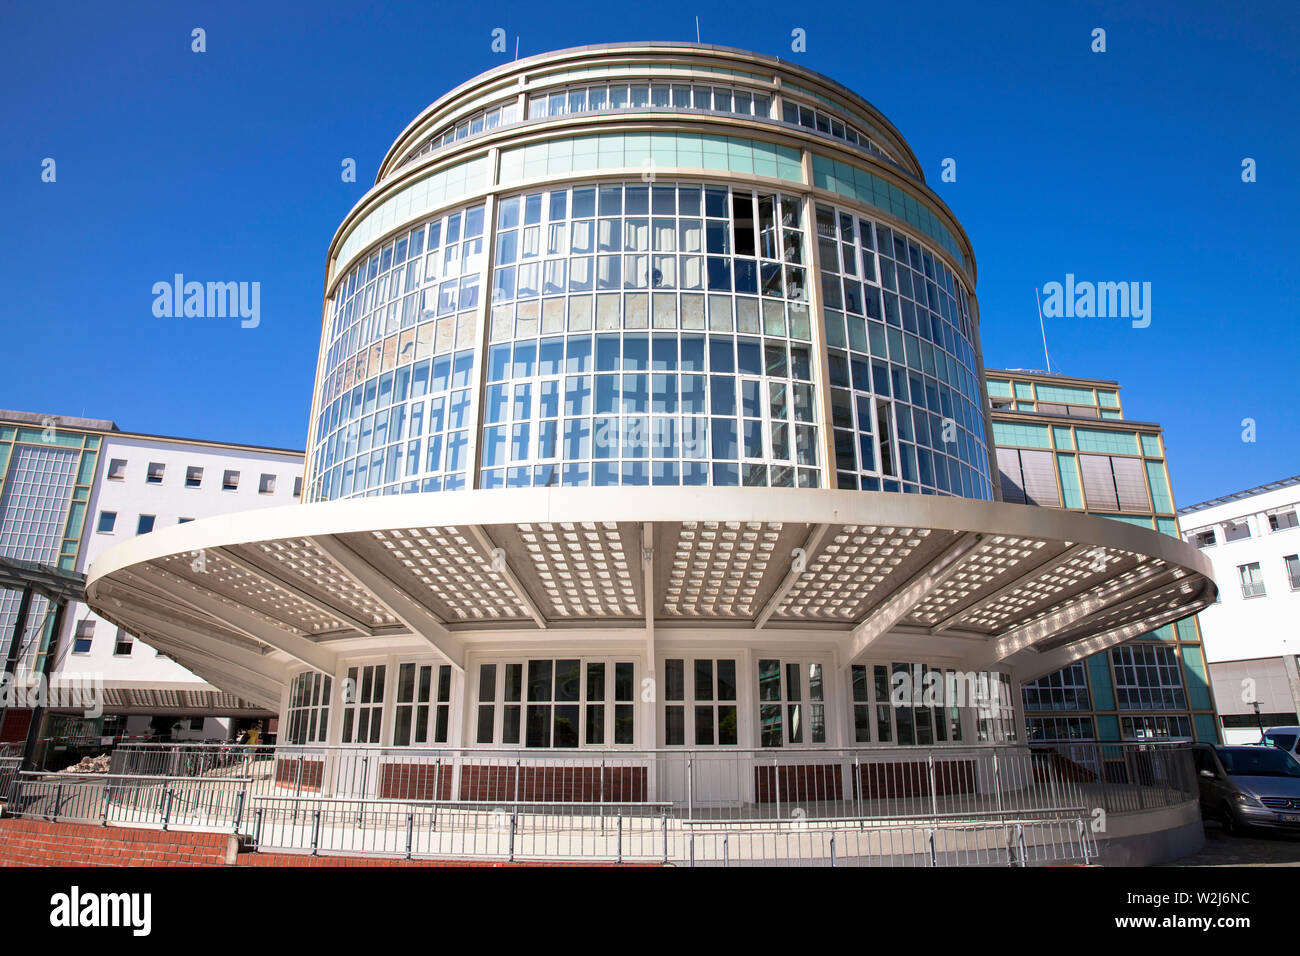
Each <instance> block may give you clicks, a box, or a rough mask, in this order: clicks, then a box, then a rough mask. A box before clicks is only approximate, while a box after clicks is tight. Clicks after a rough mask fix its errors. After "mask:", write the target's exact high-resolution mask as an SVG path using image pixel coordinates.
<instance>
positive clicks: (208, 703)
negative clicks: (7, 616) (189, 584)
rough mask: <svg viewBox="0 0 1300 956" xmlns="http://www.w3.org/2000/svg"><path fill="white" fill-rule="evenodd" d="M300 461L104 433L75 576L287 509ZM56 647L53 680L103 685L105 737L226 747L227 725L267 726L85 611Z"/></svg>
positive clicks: (272, 452)
mask: <svg viewBox="0 0 1300 956" xmlns="http://www.w3.org/2000/svg"><path fill="white" fill-rule="evenodd" d="M302 461H303V456H302V453H301V452H297V451H290V450H284V449H276V448H263V447H258V446H253V445H235V444H227V443H223V442H204V441H196V440H191V439H185V438H170V437H163V436H158V435H143V434H132V433H124V432H116V431H112V432H107V433H106V434H105V435H104V436H103V444H102V446H101V452H100V455H99V461H98V471H97V474H96V475H95V480H94V483H93V486H92V490H91V495H90V500H89V506H88V519H87V521H86V529H85V532H84V534H85V537H84V544H83V547H82V549H81V557H80V561H79V566H78V570H82V571H84V570H85V569H86V568H88V567H90V566H91V564H93V563H94V561H95V559H96V558H98V557H99V555H100V554H102V553H103V552H104V551H107V550H108V549H109V548H111V547H113V546H114V545H116V544H120V543H121V542H123V541H124V540H129V539H131V538H134V537H136V536H138V535H143V534H150V533H153V532H155V531H159V530H161V529H163V528H166V527H169V526H172V525H177V524H184V523H186V522H189V521H193V520H195V519H198V518H208V517H212V516H214V515H221V514H227V513H230V512H238V511H249V510H252V509H256V508H262V507H269V506H274V505H287V504H292V503H294V502H296V501H297V500H298V496H299V495H300V494H301V491H302ZM194 560H196V561H200V562H201V557H200V556H199V555H198V554H197V553H196V555H195V558H194ZM59 644H60V648H61V650H60V653H59V656H60V661H59V665H58V671H57V673H58V674H60V675H72V674H77V675H84V674H100V675H102V677H103V681H104V687H105V697H106V701H105V704H106V706H105V713H106V716H107V717H108V718H109V719H110V722H109V724H108V725H106V726H105V727H104V732H105V733H112V732H124V733H128V734H132V735H135V734H147V733H149V732H150V729H151V724H152V725H153V728H152V729H153V730H154V732H158V731H159V730H161V731H164V732H166V731H170V732H171V733H172V736H174V737H175V738H177V739H212V738H220V737H225V736H226V734H227V733H228V731H229V730H230V721H231V720H232V719H234V718H240V717H243V718H250V717H257V718H263V719H265V718H268V717H270V714H268V713H267V712H266V711H265V710H263V709H262V708H260V707H258V706H257V705H255V704H253V703H250V702H248V701H246V700H243V699H241V698H240V697H239V696H237V695H236V694H232V693H228V692H226V691H223V690H220V689H218V688H216V687H213V686H212V685H211V684H209V683H207V682H206V681H204V680H203V679H202V678H200V677H198V676H196V675H195V674H193V673H191V672H190V671H189V670H186V669H185V668H184V667H182V666H181V665H180V664H178V663H176V662H175V661H173V660H172V659H171V658H169V657H167V656H165V655H164V654H163V653H162V652H161V651H158V650H155V649H154V648H153V647H151V646H149V643H148V631H147V630H145V629H141V631H140V632H139V633H137V634H132V633H130V632H127V631H125V630H123V629H121V628H119V627H117V626H115V625H113V624H110V623H109V622H108V621H105V620H103V619H102V618H100V617H99V616H98V615H96V614H95V613H94V612H92V611H91V610H90V608H88V607H87V606H86V605H84V604H76V605H73V606H71V607H70V608H69V611H68V614H67V617H66V620H65V624H64V632H63V634H62V635H61V637H60V642H59ZM114 717H117V718H122V719H119V720H116V721H113V720H112V718H114Z"/></svg>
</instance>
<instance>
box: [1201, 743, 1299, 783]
mask: <svg viewBox="0 0 1300 956" xmlns="http://www.w3.org/2000/svg"><path fill="white" fill-rule="evenodd" d="M1218 754H1219V760H1220V761H1221V762H1222V763H1223V769H1224V770H1226V771H1228V775H1229V776H1232V777H1300V764H1298V763H1296V762H1295V760H1293V759H1292V758H1291V755H1290V754H1287V753H1283V752H1282V751H1281V750H1274V749H1273V748H1272V747H1223V748H1220V749H1219V751H1218Z"/></svg>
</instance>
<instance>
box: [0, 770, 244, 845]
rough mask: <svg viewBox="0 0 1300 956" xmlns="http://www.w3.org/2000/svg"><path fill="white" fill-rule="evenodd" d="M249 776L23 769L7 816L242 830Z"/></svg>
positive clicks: (56, 820) (105, 823) (196, 828)
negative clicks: (47, 771) (94, 772)
mask: <svg viewBox="0 0 1300 956" xmlns="http://www.w3.org/2000/svg"><path fill="white" fill-rule="evenodd" d="M250 782H251V781H249V780H248V778H247V777H227V778H220V779H213V778H207V777H164V776H149V775H131V774H112V773H110V774H84V773H75V774H73V773H40V772H22V773H19V774H18V775H17V778H16V780H15V781H14V784H13V789H12V791H11V795H10V799H9V805H8V807H7V808H6V813H7V814H8V815H9V816H17V817H27V818H29V819H41V820H48V821H50V822H52V823H54V822H60V821H65V822H66V821H71V822H78V823H98V824H101V825H103V826H108V825H110V824H118V825H127V826H159V827H161V828H162V829H164V830H167V829H170V828H177V829H186V830H228V831H230V832H232V833H237V832H240V830H241V828H242V827H243V825H244V815H245V807H246V806H247V801H248V785H249V783H250Z"/></svg>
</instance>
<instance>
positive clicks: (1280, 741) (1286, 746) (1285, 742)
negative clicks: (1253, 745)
mask: <svg viewBox="0 0 1300 956" xmlns="http://www.w3.org/2000/svg"><path fill="white" fill-rule="evenodd" d="M1295 737H1296V735H1295V734H1266V735H1265V736H1264V743H1266V744H1268V745H1269V746H1270V747H1276V748H1277V749H1278V750H1286V751H1291V750H1294V749H1295Z"/></svg>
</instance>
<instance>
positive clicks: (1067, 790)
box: [112, 743, 1197, 865]
mask: <svg viewBox="0 0 1300 956" xmlns="http://www.w3.org/2000/svg"><path fill="white" fill-rule="evenodd" d="M112 771H113V773H114V774H116V775H118V776H120V777H127V778H131V779H145V778H149V779H155V780H160V779H165V780H175V779H180V780H190V781H194V780H198V781H203V782H205V783H206V784H210V785H212V786H214V787H215V786H220V785H221V784H222V783H223V782H230V783H238V784H239V786H241V787H242V790H243V792H244V793H245V794H246V803H245V804H244V805H243V806H242V807H241V812H242V816H243V819H242V827H243V829H242V831H241V832H244V833H247V834H248V835H250V836H251V837H252V838H253V840H254V841H255V842H256V844H257V845H258V846H261V847H266V848H279V849H291V850H299V851H307V852H314V853H328V852H342V853H367V854H369V853H373V854H386V855H405V856H445V857H480V858H494V859H506V860H513V859H589V860H613V861H633V860H639V861H657V862H679V863H695V862H698V863H710V864H723V865H736V864H740V863H746V862H753V863H757V862H767V863H772V862H781V861H795V860H798V861H800V862H805V863H821V864H823V865H825V864H834V865H845V864H849V863H858V864H860V865H874V864H891V865H905V864H907V863H909V862H911V863H915V864H918V865H945V864H961V863H985V864H988V863H1010V864H1017V863H1019V864H1026V863H1041V862H1069V861H1076V862H1078V861H1086V860H1088V859H1090V858H1091V857H1092V856H1094V855H1095V853H1096V844H1095V837H1094V836H1093V834H1092V827H1091V825H1090V824H1091V822H1092V821H1093V820H1095V819H1096V817H1097V816H1098V813H1097V811H1105V812H1106V813H1123V812H1129V811H1134V810H1144V809H1154V808H1159V807H1168V806H1175V805H1178V804H1181V803H1184V802H1186V801H1189V800H1193V799H1195V797H1196V789H1197V788H1196V780H1195V776H1194V774H1193V771H1192V763H1191V759H1190V753H1189V751H1188V749H1187V748H1186V747H1177V746H1168V745H1165V746H1150V745H1141V746H1139V745H1130V744H1095V743H1090V744H1065V745H1050V746H1048V745H1044V746H1033V747H1024V746H988V747H960V746H951V747H930V748H925V747H887V748H840V749H836V748H822V749H811V748H810V749H787V750H780V751H773V750H739V749H734V750H731V749H729V750H721V749H716V748H715V749H712V750H704V749H693V750H690V749H673V750H668V749H664V750H654V751H630V750H604V751H536V750H533V751H528V750H482V749H450V748H448V749H438V750H427V749H415V748H383V747H324V746H321V747H292V746H278V747H277V746H262V747H238V746H233V745H196V744H179V745H156V744H152V745H128V746H123V747H120V748H118V749H117V750H116V751H115V752H114V754H113V760H112ZM236 826H239V825H236Z"/></svg>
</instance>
